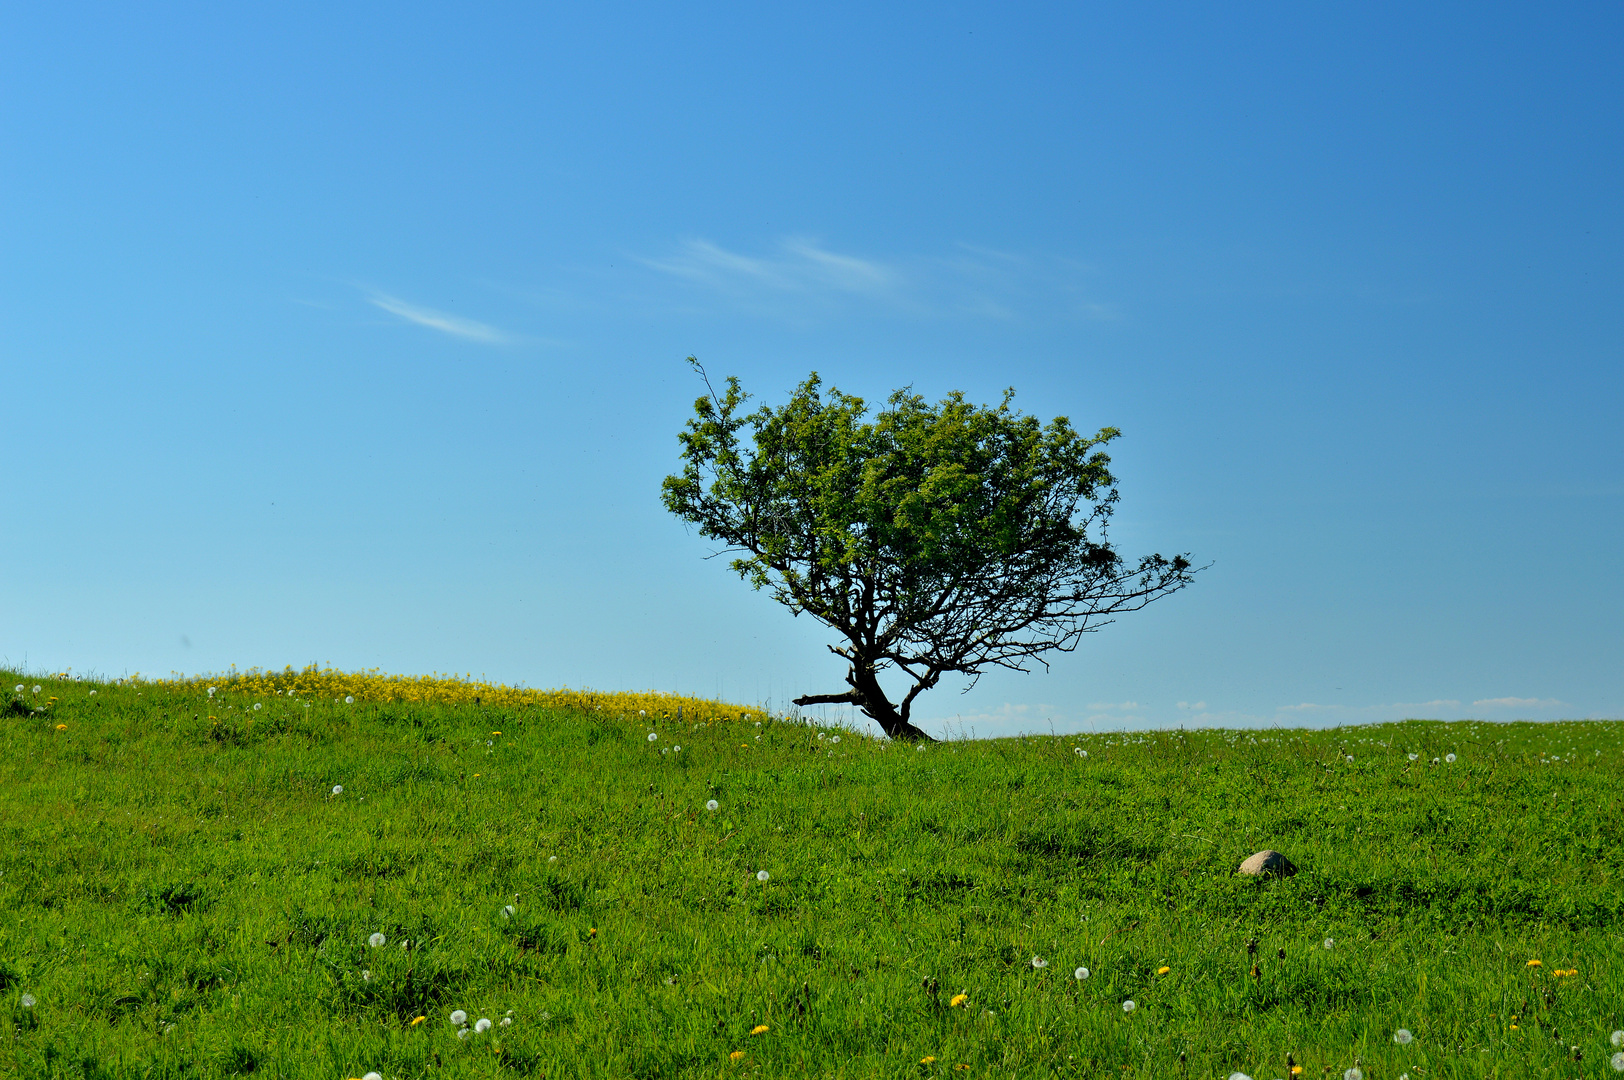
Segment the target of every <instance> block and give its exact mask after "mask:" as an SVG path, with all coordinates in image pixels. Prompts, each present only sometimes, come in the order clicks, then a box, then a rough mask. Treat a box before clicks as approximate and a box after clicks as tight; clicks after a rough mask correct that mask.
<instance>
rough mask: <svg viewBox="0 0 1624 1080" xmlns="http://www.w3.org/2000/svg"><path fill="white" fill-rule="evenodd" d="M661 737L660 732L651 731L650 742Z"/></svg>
mask: <svg viewBox="0 0 1624 1080" xmlns="http://www.w3.org/2000/svg"><path fill="white" fill-rule="evenodd" d="M659 737H660V735H659V732H656V731H651V732H649V733H648V741H649V742H653V741H654V740H655V739H658V738H659Z"/></svg>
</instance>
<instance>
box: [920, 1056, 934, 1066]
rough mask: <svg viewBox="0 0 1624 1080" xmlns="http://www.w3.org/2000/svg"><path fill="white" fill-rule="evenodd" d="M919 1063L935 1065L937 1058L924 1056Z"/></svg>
mask: <svg viewBox="0 0 1624 1080" xmlns="http://www.w3.org/2000/svg"><path fill="white" fill-rule="evenodd" d="M919 1064H921V1065H934V1064H936V1059H935V1058H933V1057H922V1058H920V1059H919Z"/></svg>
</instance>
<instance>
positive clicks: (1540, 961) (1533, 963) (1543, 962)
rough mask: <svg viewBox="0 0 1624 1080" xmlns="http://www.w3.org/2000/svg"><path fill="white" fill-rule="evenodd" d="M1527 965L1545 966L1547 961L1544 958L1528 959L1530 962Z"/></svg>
mask: <svg viewBox="0 0 1624 1080" xmlns="http://www.w3.org/2000/svg"><path fill="white" fill-rule="evenodd" d="M1525 966H1527V967H1544V966H1545V961H1543V960H1530V961H1528V963H1527V964H1526V965H1525Z"/></svg>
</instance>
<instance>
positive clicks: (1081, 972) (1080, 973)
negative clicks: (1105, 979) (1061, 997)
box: [1072, 968, 1089, 982]
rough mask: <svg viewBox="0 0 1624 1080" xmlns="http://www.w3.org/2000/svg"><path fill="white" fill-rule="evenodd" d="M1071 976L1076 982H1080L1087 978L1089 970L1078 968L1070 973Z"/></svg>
mask: <svg viewBox="0 0 1624 1080" xmlns="http://www.w3.org/2000/svg"><path fill="white" fill-rule="evenodd" d="M1072 976H1073V977H1074V978H1076V979H1077V981H1078V982H1082V981H1083V980H1084V979H1086V978H1088V976H1089V970H1088V969H1087V968H1078V969H1077V970H1076V971H1074V972H1072Z"/></svg>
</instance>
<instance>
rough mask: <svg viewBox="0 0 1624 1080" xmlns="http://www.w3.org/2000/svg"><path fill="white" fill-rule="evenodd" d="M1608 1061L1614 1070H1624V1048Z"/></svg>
mask: <svg viewBox="0 0 1624 1080" xmlns="http://www.w3.org/2000/svg"><path fill="white" fill-rule="evenodd" d="M1607 1063H1608V1064H1609V1065H1611V1066H1612V1067H1613V1071H1614V1072H1624V1050H1620V1051H1619V1052H1618V1053H1616V1054H1614V1055H1613V1056H1612V1057H1611V1058H1610V1059H1608V1062H1607Z"/></svg>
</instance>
